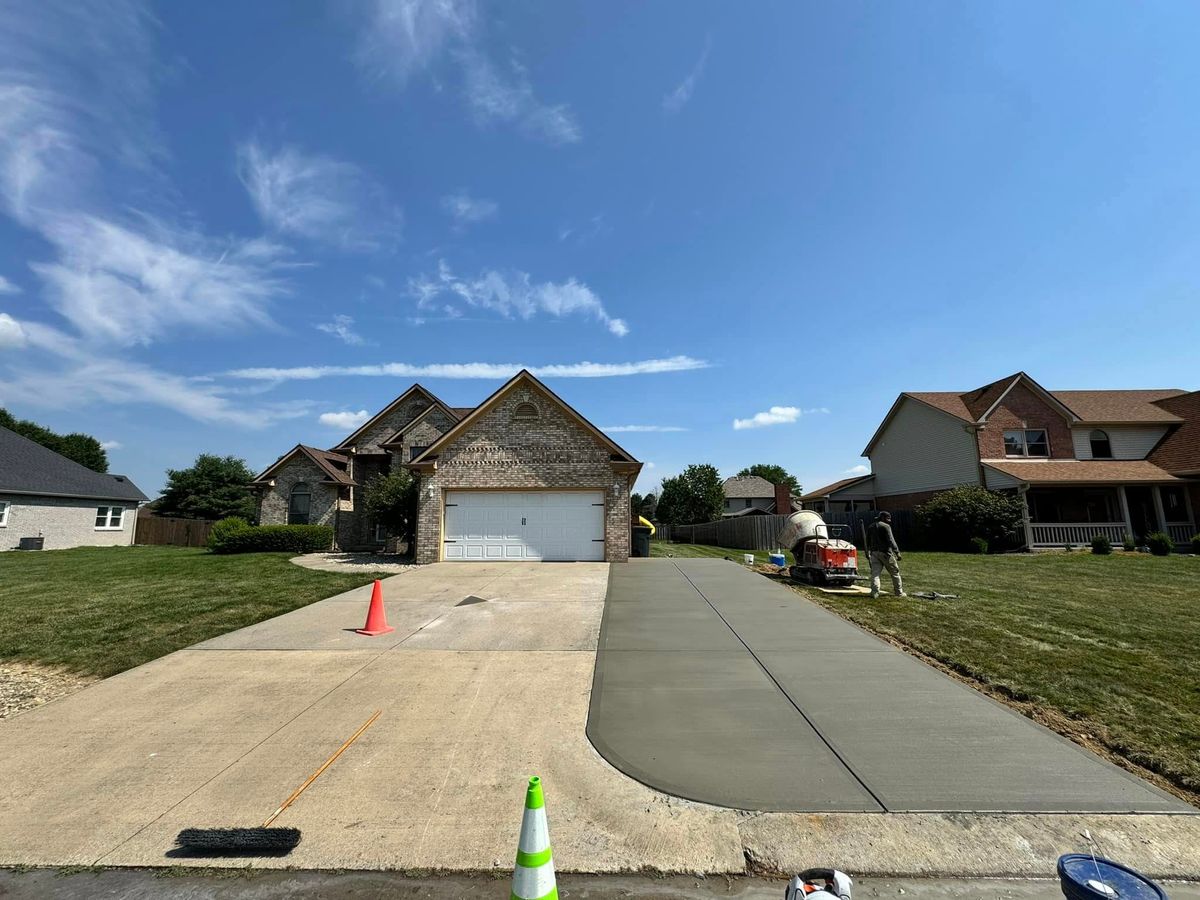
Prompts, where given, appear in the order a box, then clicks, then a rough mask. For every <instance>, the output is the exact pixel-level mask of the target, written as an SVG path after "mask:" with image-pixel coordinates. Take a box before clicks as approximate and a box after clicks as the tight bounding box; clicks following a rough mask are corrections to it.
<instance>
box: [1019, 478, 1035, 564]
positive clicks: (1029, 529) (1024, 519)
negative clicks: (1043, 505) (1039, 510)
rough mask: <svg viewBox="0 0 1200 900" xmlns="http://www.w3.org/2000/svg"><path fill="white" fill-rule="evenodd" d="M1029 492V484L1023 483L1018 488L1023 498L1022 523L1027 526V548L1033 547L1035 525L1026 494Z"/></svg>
mask: <svg viewBox="0 0 1200 900" xmlns="http://www.w3.org/2000/svg"><path fill="white" fill-rule="evenodd" d="M1027 493H1029V485H1027V484H1023V485H1021V486H1020V487H1019V488H1017V495H1018V496H1019V497H1020V498H1021V507H1022V509H1023V510H1024V512H1023V513H1022V514H1021V524H1022V525H1023V526H1024V528H1025V548H1026V549H1027V550H1032V549H1033V525H1032V524H1031V523H1030V520H1029V500H1028V499H1027V498H1026V497H1025V495H1026V494H1027Z"/></svg>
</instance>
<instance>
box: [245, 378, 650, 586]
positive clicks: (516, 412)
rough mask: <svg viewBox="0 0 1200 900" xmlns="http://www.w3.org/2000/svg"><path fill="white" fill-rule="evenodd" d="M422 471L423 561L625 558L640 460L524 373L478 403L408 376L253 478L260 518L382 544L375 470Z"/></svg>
mask: <svg viewBox="0 0 1200 900" xmlns="http://www.w3.org/2000/svg"><path fill="white" fill-rule="evenodd" d="M401 466H403V467H405V468H407V469H410V470H412V471H413V472H415V473H416V474H417V475H418V476H419V477H420V487H419V500H418V514H417V536H416V537H417V539H416V547H415V551H414V552H415V557H416V561H417V562H419V563H426V562H436V561H438V560H447V561H451V560H455V561H465V562H466V561H488V560H491V561H495V560H607V561H609V562H623V561H625V560H626V559H628V557H629V542H630V532H629V492H630V488H631V487H632V485H633V483H634V481H635V480H636V479H637V476H638V472H639V471H640V470H641V467H642V464H641V463H640V462H638V461H637V460H635V459H634V458H633V457H632V456H630V455H629V454H628V453H627V452H625V451H624V450H623V449H621V447H619V446H618V445H617V444H616V443H615V442H613V440H612V439H611V438H609V437H608V436H607V435H605V434H604V433H603V432H602V431H600V429H598V428H597V427H596V426H595V425H593V424H591V423H590V422H589V421H587V419H585V418H583V416H581V415H580V414H579V413H577V412H576V411H575V410H574V409H572V408H571V407H570V406H568V405H567V404H566V402H565V401H563V400H562V399H561V398H560V397H558V395H556V394H554V393H553V392H552V391H551V390H550V389H549V388H548V387H546V386H545V385H544V384H542V383H541V382H540V381H538V379H537V378H535V377H534V376H533V375H531V374H530V373H529V372H526V371H522V372H520V373H518V374H517V375H516V376H515V377H514V378H513V379H512V380H511V381H509V382H508V383H506V384H505V385H503V386H502V387H501V388H500V389H499V390H497V391H496V392H495V393H494V394H492V396H490V397H489V398H488V399H486V400H485V401H484V402H483V403H481V404H480V405H479V406H477V407H474V408H467V409H463V408H458V407H452V406H447V405H446V404H445V403H443V402H442V401H441V400H440V399H438V398H437V397H436V396H434V394H433V393H431V392H430V391H428V390H426V389H425V388H423V387H421V386H420V385H413V386H412V387H411V388H409V389H408V390H407V391H405V392H404V393H403V394H401V395H400V396H399V397H397V398H396V399H395V400H393V401H392V402H391V403H389V404H388V405H387V406H386V407H384V409H382V410H381V411H380V412H378V413H376V414H375V415H374V416H372V417H371V418H370V419H368V420H367V422H365V423H364V424H363V425H362V426H361V427H360V428H358V429H356V430H355V431H354V432H353V433H352V434H350V435H348V436H347V437H346V439H345V440H343V441H341V442H340V443H339V444H337V446H335V447H332V448H330V449H328V450H322V449H318V448H316V447H308V446H304V445H301V444H298V445H296V446H295V447H293V448H292V449H291V450H289V451H288V452H287V453H285V454H284V455H283V456H281V457H280V458H279V459H278V460H276V461H275V462H274V463H272V464H271V465H270V466H269V467H268V468H267V469H266V471H264V472H263V473H262V474H261V475H259V476H258V477H257V478H256V479H255V480H254V482H253V486H254V487H255V488H256V489H258V490H259V491H260V499H259V521H260V522H262V523H263V524H283V523H291V524H314V525H329V526H331V527H332V528H333V530H334V540H335V543H336V544H337V546H338V547H339V548H341V549H343V550H352V549H367V548H372V547H378V546H380V545H382V544H383V543H384V541H385V539H386V534H385V533H384V531H383V529H382V528H381V527H379V525H378V524H377V523H376V522H374V521H372V520H371V518H370V516H368V515H367V514H366V513H365V511H364V509H363V502H362V489H363V487H364V486H365V485H366V484H367V482H368V481H370V479H371V478H372V477H374V476H376V475H379V474H382V473H386V472H389V471H391V470H392V469H394V468H399V467H401Z"/></svg>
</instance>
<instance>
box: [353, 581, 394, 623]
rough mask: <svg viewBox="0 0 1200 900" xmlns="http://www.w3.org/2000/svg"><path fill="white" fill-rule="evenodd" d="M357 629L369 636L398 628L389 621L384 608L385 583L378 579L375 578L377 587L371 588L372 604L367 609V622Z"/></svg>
mask: <svg viewBox="0 0 1200 900" xmlns="http://www.w3.org/2000/svg"><path fill="white" fill-rule="evenodd" d="M356 630H357V631H358V633H359V634H365V635H368V636H369V637H375V636H376V635H377V634H387V633H388V632H389V631H395V630H396V629H395V628H393V627H392V626H391V625H389V624H388V623H387V612H386V611H385V610H384V608H383V585H382V584H380V583H379V580H378V579H376V580H375V587H373V588H371V606H370V608H369V609H368V610H367V624H366V625H364V626H363V627H362V628H359V629H356Z"/></svg>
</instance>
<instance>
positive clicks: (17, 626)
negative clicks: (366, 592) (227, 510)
mask: <svg viewBox="0 0 1200 900" xmlns="http://www.w3.org/2000/svg"><path fill="white" fill-rule="evenodd" d="M292 555H293V554H290V553H247V554H241V555H236V556H214V555H212V554H210V553H208V552H207V551H205V550H198V549H191V548H185V547H86V548H79V549H76V550H51V551H46V552H37V553H21V552H16V551H14V552H11V553H0V659H6V660H22V661H28V662H38V663H44V664H48V665H54V666H61V667H63V668H66V669H69V670H71V671H73V672H76V673H79V674H81V675H99V676H102V677H103V676H108V675H114V674H116V673H117V672H121V671H123V670H125V669H128V668H131V667H132V666H136V665H140V664H141V663H144V662H147V661H149V660H152V659H156V658H157V657H159V656H162V655H164V654H166V653H170V652H171V651H173V650H178V649H180V648H181V647H186V646H188V645H189V644H194V643H196V642H197V641H202V640H206V639H207V638H211V637H215V636H217V635H219V634H224V633H225V632H227V631H232V630H234V629H235V628H242V627H244V626H246V625H252V624H254V623H255V622H261V621H262V620H263V619H269V618H271V617H272V616H277V615H280V614H281V613H285V612H289V611H291V610H293V609H296V608H298V607H301V606H305V605H306V604H309V603H312V602H314V601H316V600H320V599H322V598H324V597H329V596H332V595H333V594H337V593H340V592H342V591H346V590H349V589H350V588H353V587H357V586H358V585H361V584H365V583H367V582H368V581H370V580H371V579H372V578H373V577H374V576H373V575H372V574H371V573H363V574H359V573H352V574H345V575H343V574H338V573H332V572H316V571H312V570H309V569H302V568H300V567H299V566H296V565H293V564H292V563H290V562H288V558H289V557H290V556H292Z"/></svg>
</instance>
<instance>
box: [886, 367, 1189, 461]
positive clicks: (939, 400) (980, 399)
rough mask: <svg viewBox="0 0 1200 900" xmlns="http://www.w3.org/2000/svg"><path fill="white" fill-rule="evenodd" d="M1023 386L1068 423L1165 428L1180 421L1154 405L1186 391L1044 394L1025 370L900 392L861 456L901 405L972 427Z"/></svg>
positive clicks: (1154, 390)
mask: <svg viewBox="0 0 1200 900" xmlns="http://www.w3.org/2000/svg"><path fill="white" fill-rule="evenodd" d="M1022 381H1023V382H1025V383H1026V384H1028V385H1029V386H1030V387H1031V388H1032V389H1033V390H1034V391H1035V392H1036V393H1040V394H1041V395H1042V396H1043V397H1045V398H1046V399H1047V401H1048V402H1050V403H1051V404H1053V405H1056V406H1058V407H1059V408H1060V409H1061V410H1062V411H1063V413H1064V415H1065V416H1067V417H1068V418H1069V419H1070V421H1071V424H1073V425H1089V424H1095V425H1117V424H1122V425H1139V424H1140V425H1155V424H1161V425H1169V424H1174V423H1177V422H1181V421H1183V420H1182V419H1181V418H1180V417H1179V416H1177V415H1175V414H1174V413H1172V412H1170V411H1169V410H1168V409H1165V408H1164V407H1162V406H1161V405H1159V404H1158V401H1160V400H1168V399H1170V398H1172V397H1178V396H1181V395H1183V394H1185V393H1187V392H1186V391H1183V390H1181V389H1179V388H1153V389H1149V390H1114V391H1048V390H1046V389H1045V388H1043V387H1042V386H1041V385H1040V384H1038V383H1037V382H1036V381H1034V380H1033V379H1032V378H1031V377H1030V376H1029V375H1027V374H1026V373H1024V372H1016V373H1014V374H1013V375H1009V376H1007V377H1006V378H1001V379H1000V380H998V381H993V382H992V383H991V384H985V385H984V386H983V387H980V388H976V389H975V390H973V391H967V392H966V393H958V392H956V391H904V392H902V393H901V394H900V395H899V396H898V397H897V398H896V401H895V402H894V403H893V404H892V406H891V408H890V409H889V410H888V412H887V415H886V416H884V418H883V421H882V422H881V423H880V425H879V427H878V428H877V429H876V430H875V433H874V434H873V435H872V436H871V440H870V441H869V442H868V443H867V446H866V449H864V450H863V453H862V455H863V456H867V455H868V454H869V453H870V450H871V448H872V447H874V446H875V444H876V442H878V440H879V438H880V436H881V435H882V434H883V432H884V430H885V429H886V427H887V425H888V423H889V422H890V421H891V419H892V417H893V416H894V415H895V414H896V411H897V410H898V409H899V407H900V404H901V402H902V401H904V400H905V399H906V398H907V399H912V400H916V401H918V402H920V403H924V404H925V405H926V406H930V407H933V408H934V409H936V410H939V411H941V412H944V413H946V414H947V415H951V416H954V418H956V419H959V420H960V421H963V422H967V423H969V424H972V425H978V424H982V423H983V422H985V421H986V419H987V415H988V413H990V412H991V410H992V407H994V406H995V405H996V403H997V402H998V401H999V400H1000V399H1001V398H1002V397H1003V396H1004V395H1005V394H1006V393H1007V392H1008V391H1009V390H1010V389H1011V388H1013V387H1014V386H1015V385H1016V384H1017V383H1018V382H1022Z"/></svg>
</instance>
